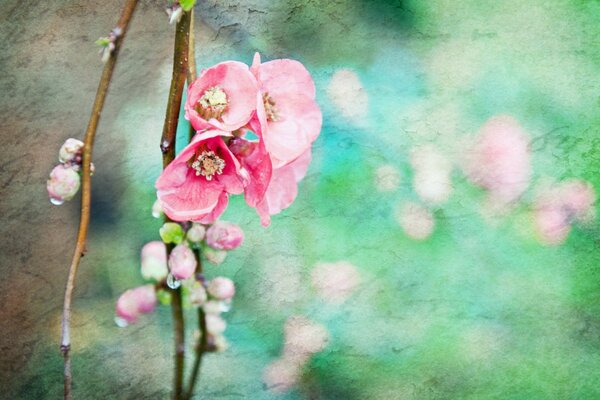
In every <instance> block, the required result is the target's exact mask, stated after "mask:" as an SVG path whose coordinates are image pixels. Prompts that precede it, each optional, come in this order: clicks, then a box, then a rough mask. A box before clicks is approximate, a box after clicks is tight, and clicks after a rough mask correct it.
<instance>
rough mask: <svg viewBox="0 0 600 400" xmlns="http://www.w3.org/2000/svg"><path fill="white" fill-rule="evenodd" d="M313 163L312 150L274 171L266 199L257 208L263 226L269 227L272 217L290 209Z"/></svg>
mask: <svg viewBox="0 0 600 400" xmlns="http://www.w3.org/2000/svg"><path fill="white" fill-rule="evenodd" d="M310 161H311V150H310V148H309V149H308V150H306V152H304V153H303V154H302V155H301V156H300V157H298V158H297V159H296V160H294V161H292V162H291V163H289V164H287V165H284V166H283V167H280V168H276V169H274V170H273V174H272V176H271V181H270V182H269V186H268V187H267V191H266V193H265V197H264V198H263V199H262V200H261V202H260V203H258V204H257V206H256V211H257V213H258V215H259V216H260V221H261V224H262V225H263V226H269V224H270V223H271V215H274V214H278V213H280V212H281V211H282V210H284V209H286V208H288V207H289V206H290V205H291V204H292V203H293V202H294V200H295V199H296V196H297V195H298V182H300V181H301V180H302V179H303V178H304V176H305V175H306V171H307V170H308V166H309V164H310Z"/></svg>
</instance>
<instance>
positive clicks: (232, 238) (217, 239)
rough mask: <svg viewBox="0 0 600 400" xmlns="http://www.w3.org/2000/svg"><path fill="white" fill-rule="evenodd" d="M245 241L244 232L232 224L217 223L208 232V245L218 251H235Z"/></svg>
mask: <svg viewBox="0 0 600 400" xmlns="http://www.w3.org/2000/svg"><path fill="white" fill-rule="evenodd" d="M243 241H244V231H242V228H240V227H239V226H237V225H236V224H234V223H232V222H225V221H217V222H215V223H214V224H213V225H212V226H211V227H210V228H208V230H207V231H206V243H207V244H208V245H209V246H210V247H212V248H213V249H217V250H233V249H235V248H236V247H238V246H239V245H241V244H242V242H243Z"/></svg>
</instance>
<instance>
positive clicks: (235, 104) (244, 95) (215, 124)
mask: <svg viewBox="0 0 600 400" xmlns="http://www.w3.org/2000/svg"><path fill="white" fill-rule="evenodd" d="M257 93H258V85H257V83H256V79H255V78H254V76H253V75H252V73H250V70H249V69H248V66H247V65H245V64H243V63H240V62H237V61H226V62H222V63H220V64H217V65H215V66H214V67H211V68H208V69H206V70H204V71H202V73H201V74H200V76H199V77H198V79H196V80H195V81H194V82H193V83H192V84H191V85H190V87H189V89H188V97H187V101H186V103H185V117H186V118H187V119H188V120H189V121H190V123H191V124H192V126H193V127H194V128H195V129H196V130H198V131H200V130H204V129H215V128H216V129H220V130H223V131H229V132H231V131H235V130H236V129H239V128H241V127H243V126H244V125H246V124H247V123H248V121H250V118H251V117H252V115H253V113H254V110H255V109H256V96H257Z"/></svg>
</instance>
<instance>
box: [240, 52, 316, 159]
mask: <svg viewBox="0 0 600 400" xmlns="http://www.w3.org/2000/svg"><path fill="white" fill-rule="evenodd" d="M251 71H252V73H253V74H254V76H256V79H257V80H258V84H259V87H260V91H261V98H259V99H258V107H257V116H258V120H259V121H260V124H261V125H262V135H263V139H264V141H265V146H266V148H267V150H268V152H269V154H270V156H271V160H272V162H273V167H275V168H279V167H282V166H283V165H286V164H288V163H290V162H291V161H293V160H295V159H297V158H298V157H300V156H301V155H302V154H303V153H305V152H306V151H307V150H308V149H309V148H310V146H311V144H312V142H314V141H315V139H316V138H317V137H318V136H319V133H320V131H321V123H322V115H321V110H320V109H319V106H318V105H317V103H316V102H315V84H314V82H313V80H312V78H311V76H310V74H309V72H308V71H307V70H306V68H304V66H303V65H302V64H301V63H299V62H298V61H294V60H287V59H283V60H272V61H268V62H266V63H264V64H261V61H260V55H259V54H258V53H256V54H255V55H254V61H253V63H252V67H251Z"/></svg>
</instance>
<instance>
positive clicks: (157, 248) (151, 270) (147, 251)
mask: <svg viewBox="0 0 600 400" xmlns="http://www.w3.org/2000/svg"><path fill="white" fill-rule="evenodd" d="M141 259H142V276H143V277H144V278H145V279H154V280H156V281H157V282H159V281H162V280H163V279H165V278H166V277H167V274H168V272H169V271H168V268H167V248H166V246H165V244H164V243H163V242H161V241H158V240H155V241H152V242H148V243H146V244H145V245H144V247H142V252H141Z"/></svg>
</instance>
